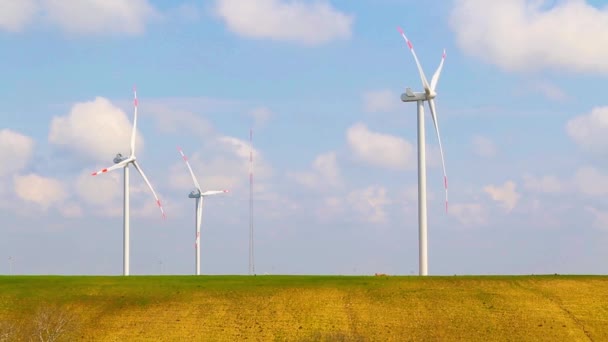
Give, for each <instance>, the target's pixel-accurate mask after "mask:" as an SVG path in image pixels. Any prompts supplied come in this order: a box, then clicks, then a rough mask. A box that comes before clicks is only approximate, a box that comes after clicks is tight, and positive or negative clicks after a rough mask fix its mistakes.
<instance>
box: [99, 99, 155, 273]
mask: <svg viewBox="0 0 608 342" xmlns="http://www.w3.org/2000/svg"><path fill="white" fill-rule="evenodd" d="M133 105H134V106H135V110H134V114H133V130H132V132H131V152H130V154H129V156H128V157H123V155H122V154H120V153H118V154H116V157H115V158H114V163H115V164H116V165H114V166H111V167H108V168H105V169H102V170H99V171H97V172H93V173H92V175H93V176H97V175H99V174H101V173H106V172H108V171H112V170H116V169H119V168H121V167H122V168H123V169H124V173H125V175H124V176H125V181H124V212H123V234H124V235H123V250H122V253H123V275H126V276H128V275H129V164H133V166H134V167H135V169H136V170H137V172H139V174H140V175H141V177H142V178H143V179H144V181H145V182H146V184H147V185H148V188H150V191H152V195H154V199H156V205H158V208H159V209H160V212H161V214H162V215H163V219H164V218H165V211H164V210H163V206H162V205H161V203H160V200H159V199H158V196H157V195H156V192H155V191H154V188H152V184H150V181H148V177H146V174H145V173H144V171H143V170H142V169H141V167H140V166H139V164H138V163H137V158H136V157H135V134H136V132H137V106H138V101H137V90H136V89H135V87H134V88H133Z"/></svg>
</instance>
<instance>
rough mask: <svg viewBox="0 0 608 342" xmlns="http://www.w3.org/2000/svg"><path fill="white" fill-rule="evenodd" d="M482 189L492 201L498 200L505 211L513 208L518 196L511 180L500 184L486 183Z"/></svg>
mask: <svg viewBox="0 0 608 342" xmlns="http://www.w3.org/2000/svg"><path fill="white" fill-rule="evenodd" d="M483 191H484V192H485V193H487V194H488V195H489V196H490V198H492V199H493V200H494V201H496V202H500V203H501V204H502V206H503V207H504V208H505V210H506V211H507V212H510V211H511V210H513V209H514V208H515V206H516V205H517V202H518V201H519V198H520V195H519V194H518V193H517V191H516V190H515V182H513V181H507V182H505V184H503V185H502V186H494V185H488V186H486V187H484V188H483Z"/></svg>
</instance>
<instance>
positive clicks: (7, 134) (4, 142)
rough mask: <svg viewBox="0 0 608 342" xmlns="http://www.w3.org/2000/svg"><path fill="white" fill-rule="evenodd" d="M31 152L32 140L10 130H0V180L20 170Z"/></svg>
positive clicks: (30, 155) (27, 160) (32, 148)
mask: <svg viewBox="0 0 608 342" xmlns="http://www.w3.org/2000/svg"><path fill="white" fill-rule="evenodd" d="M33 151H34V140H33V139H32V138H30V137H28V136H25V135H23V134H20V133H18V132H15V131H12V130H10V129H3V130H0V178H1V177H3V176H7V175H11V174H13V173H15V172H18V171H20V170H22V169H23V168H24V167H25V166H26V164H27V163H28V162H29V160H30V159H31V157H32V153H33Z"/></svg>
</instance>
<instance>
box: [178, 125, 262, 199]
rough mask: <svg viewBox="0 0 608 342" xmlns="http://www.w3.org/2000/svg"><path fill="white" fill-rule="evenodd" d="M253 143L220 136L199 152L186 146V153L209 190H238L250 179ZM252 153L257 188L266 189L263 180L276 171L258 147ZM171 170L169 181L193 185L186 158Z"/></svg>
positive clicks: (183, 187) (181, 185)
mask: <svg viewBox="0 0 608 342" xmlns="http://www.w3.org/2000/svg"><path fill="white" fill-rule="evenodd" d="M250 146H251V145H250V144H249V142H248V141H244V140H242V139H238V138H235V137H230V136H219V137H217V138H215V139H214V140H213V141H212V142H210V143H208V144H207V145H205V146H203V148H202V149H201V150H198V151H193V152H189V151H188V150H187V149H186V147H184V153H186V155H188V160H189V162H190V165H191V166H192V169H193V170H194V173H195V175H196V177H197V179H198V181H199V183H200V184H201V187H203V188H204V189H206V190H222V189H228V190H230V191H235V189H236V188H239V187H243V186H244V185H245V182H247V180H248V177H247V175H248V173H249V168H250V166H249V153H250V150H251V148H250ZM252 156H253V173H254V178H255V180H256V191H258V190H260V191H264V190H265V189H263V187H264V186H265V184H264V183H263V182H264V181H265V180H266V179H268V178H269V177H270V176H272V174H273V172H274V171H273V169H272V167H271V166H270V164H268V163H267V162H266V160H265V158H264V156H263V155H262V153H261V152H260V151H259V150H258V149H255V148H254V149H253V150H252ZM170 170H171V172H170V173H171V178H170V179H169V182H170V184H171V185H172V186H173V187H174V188H176V189H180V190H189V189H192V188H193V183H192V178H191V176H190V174H189V173H188V170H187V168H186V165H185V164H184V162H183V161H181V160H180V161H179V162H176V163H174V164H173V165H172V166H171V168H170Z"/></svg>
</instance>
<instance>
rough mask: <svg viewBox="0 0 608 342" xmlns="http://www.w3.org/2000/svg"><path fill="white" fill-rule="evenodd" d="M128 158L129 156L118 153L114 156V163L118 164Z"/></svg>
mask: <svg viewBox="0 0 608 342" xmlns="http://www.w3.org/2000/svg"><path fill="white" fill-rule="evenodd" d="M126 159H127V157H125V156H123V155H122V154H121V153H116V157H114V164H118V163H120V162H122V161H124V160H126Z"/></svg>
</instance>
